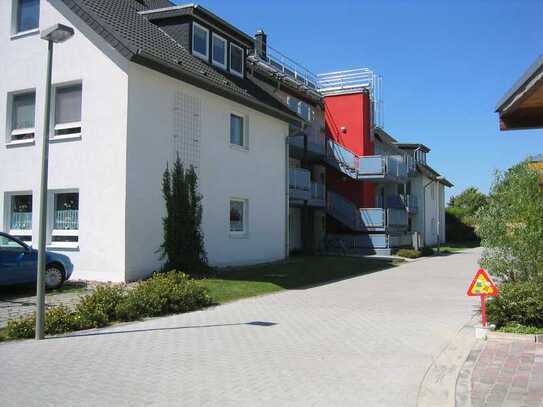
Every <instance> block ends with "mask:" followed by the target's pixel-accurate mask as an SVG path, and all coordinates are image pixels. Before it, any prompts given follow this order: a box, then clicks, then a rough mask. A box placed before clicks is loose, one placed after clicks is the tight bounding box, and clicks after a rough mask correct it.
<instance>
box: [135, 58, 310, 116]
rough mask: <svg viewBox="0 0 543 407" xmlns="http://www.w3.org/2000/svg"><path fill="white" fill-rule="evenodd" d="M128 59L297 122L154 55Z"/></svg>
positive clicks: (262, 111)
mask: <svg viewBox="0 0 543 407" xmlns="http://www.w3.org/2000/svg"><path fill="white" fill-rule="evenodd" d="M130 60H131V61H132V62H134V63H137V64H140V65H143V66H146V67H148V68H150V69H153V70H156V71H159V72H161V73H163V74H165V75H168V76H171V77H172V78H175V79H179V80H182V81H185V82H187V83H190V84H191V85H194V86H196V87H199V88H202V89H205V90H207V91H209V92H211V93H214V94H218V95H219V96H223V97H225V98H227V99H230V100H234V101H236V102H238V103H240V104H242V105H245V106H248V107H251V108H253V109H255V110H258V111H260V112H261V113H264V114H267V115H270V116H273V117H275V118H277V119H279V120H283V121H285V122H287V123H292V122H298V121H299V119H300V118H299V117H298V116H297V115H294V114H292V115H290V114H287V113H286V112H282V111H280V110H277V109H275V108H274V107H272V106H269V105H267V104H265V103H262V102H260V101H259V100H258V99H255V100H250V99H248V98H246V97H244V96H242V95H239V94H237V93H235V92H231V91H228V90H227V89H224V88H221V87H219V86H217V85H215V84H214V83H213V82H211V81H208V80H206V79H205V78H203V77H202V78H200V77H197V76H195V75H192V74H191V73H189V72H187V71H185V70H184V69H182V68H180V67H179V66H177V65H174V64H170V63H167V62H166V61H163V60H162V59H160V58H157V57H155V56H154V55H152V54H150V53H148V52H146V51H142V50H139V51H138V52H137V53H136V54H134V56H133V57H132V58H130Z"/></svg>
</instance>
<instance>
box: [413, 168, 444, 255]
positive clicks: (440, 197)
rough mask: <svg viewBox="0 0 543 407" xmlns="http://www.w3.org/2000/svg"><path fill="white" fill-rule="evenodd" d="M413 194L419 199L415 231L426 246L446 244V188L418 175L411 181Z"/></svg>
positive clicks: (415, 217) (414, 222)
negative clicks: (439, 243) (438, 243)
mask: <svg viewBox="0 0 543 407" xmlns="http://www.w3.org/2000/svg"><path fill="white" fill-rule="evenodd" d="M411 192H412V194H414V195H415V196H416V198H417V202H418V210H417V213H416V215H415V216H414V218H413V219H414V221H413V231H415V232H419V233H420V235H421V237H422V242H423V244H424V245H426V246H433V245H437V242H438V235H439V241H440V242H441V243H445V186H444V185H443V184H442V183H440V182H439V181H435V180H432V179H430V178H428V177H426V176H425V175H422V174H420V173H419V174H418V175H417V177H416V178H413V179H412V181H411Z"/></svg>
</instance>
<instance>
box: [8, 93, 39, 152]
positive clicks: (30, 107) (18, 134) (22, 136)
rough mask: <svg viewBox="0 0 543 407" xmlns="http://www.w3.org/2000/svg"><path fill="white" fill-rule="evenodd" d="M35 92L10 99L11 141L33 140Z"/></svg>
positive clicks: (20, 94)
mask: <svg viewBox="0 0 543 407" xmlns="http://www.w3.org/2000/svg"><path fill="white" fill-rule="evenodd" d="M35 113H36V92H34V91H32V92H27V93H19V94H15V95H13V96H12V97H11V129H10V139H11V141H20V140H28V139H33V138H34V132H35V130H34V125H35V122H34V119H35Z"/></svg>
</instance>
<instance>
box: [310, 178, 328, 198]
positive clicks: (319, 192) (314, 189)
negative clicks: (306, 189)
mask: <svg viewBox="0 0 543 407" xmlns="http://www.w3.org/2000/svg"><path fill="white" fill-rule="evenodd" d="M325 196H326V188H325V186H324V184H321V183H320V182H311V199H316V200H322V201H324V199H325Z"/></svg>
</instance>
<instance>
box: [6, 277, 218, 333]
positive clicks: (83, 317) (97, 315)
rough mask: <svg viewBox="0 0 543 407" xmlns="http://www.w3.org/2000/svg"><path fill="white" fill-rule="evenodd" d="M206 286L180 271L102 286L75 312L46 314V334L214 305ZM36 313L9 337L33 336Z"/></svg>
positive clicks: (10, 327) (13, 326)
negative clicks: (129, 283)
mask: <svg viewBox="0 0 543 407" xmlns="http://www.w3.org/2000/svg"><path fill="white" fill-rule="evenodd" d="M211 303H212V300H211V297H210V296H209V294H208V291H207V289H206V288H204V287H202V286H200V285H199V284H198V283H197V282H196V281H194V280H192V279H191V278H190V277H189V276H188V275H186V274H184V273H180V272H176V271H170V272H168V273H157V274H154V275H153V277H151V278H150V279H148V280H146V281H143V282H141V283H140V284H138V285H137V286H136V287H135V288H133V289H128V288H121V287H107V286H103V287H102V286H100V287H98V288H97V289H96V291H94V292H93V293H92V294H90V295H88V296H86V297H84V298H82V299H81V302H80V303H78V304H77V305H76V307H75V309H74V310H73V311H71V310H70V309H68V308H67V307H65V306H63V305H60V306H56V307H52V308H50V309H48V310H47V312H46V313H45V334H47V335H58V334H62V333H65V332H70V331H74V330H78V329H89V328H98V327H102V326H106V325H108V324H110V323H112V322H114V321H116V320H122V321H132V320H136V319H141V318H145V317H153V316H158V315H165V314H170V313H181V312H188V311H193V310H196V309H199V308H203V307H206V306H208V305H211ZM35 326H36V316H35V314H33V315H32V316H29V317H26V318H19V319H16V320H12V321H9V322H8V324H7V327H6V337H7V338H8V339H23V338H33V337H34V335H35Z"/></svg>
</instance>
